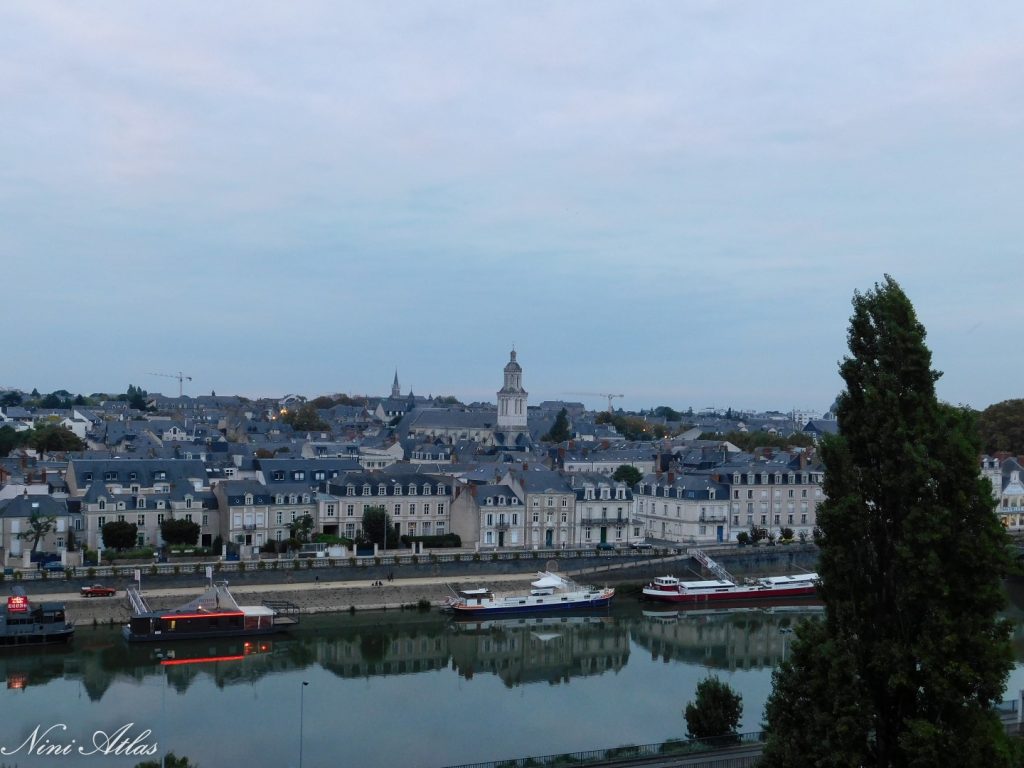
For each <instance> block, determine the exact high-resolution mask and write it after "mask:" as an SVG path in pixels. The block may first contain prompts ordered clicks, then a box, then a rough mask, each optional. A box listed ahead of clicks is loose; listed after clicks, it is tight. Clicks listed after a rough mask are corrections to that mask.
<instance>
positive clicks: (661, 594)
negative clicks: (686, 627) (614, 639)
mask: <svg viewBox="0 0 1024 768" xmlns="http://www.w3.org/2000/svg"><path fill="white" fill-rule="evenodd" d="M817 589H818V574H816V573H801V574H796V575H792V576H766V577H764V578H761V579H754V580H752V581H749V582H744V583H742V584H737V583H735V582H734V581H732V580H730V579H709V580H706V581H680V580H679V579H677V578H676V577H675V576H659V577H657V578H656V579H655V580H654V581H652V582H651V583H650V584H648V585H647V586H645V587H644V589H643V596H644V597H645V598H647V599H649V600H659V601H662V602H667V603H712V602H719V601H726V600H770V599H775V600H778V599H785V598H793V597H811V596H813V595H814V594H815V593H816V592H817Z"/></svg>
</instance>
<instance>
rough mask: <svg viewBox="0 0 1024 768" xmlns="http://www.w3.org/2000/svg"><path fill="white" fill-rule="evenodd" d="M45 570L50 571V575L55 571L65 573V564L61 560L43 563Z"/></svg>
mask: <svg viewBox="0 0 1024 768" xmlns="http://www.w3.org/2000/svg"><path fill="white" fill-rule="evenodd" d="M43 570H44V571H49V572H50V573H54V572H55V571H61V572H63V571H64V563H62V562H61V561H60V560H51V561H50V562H48V563H43Z"/></svg>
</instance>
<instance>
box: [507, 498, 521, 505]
mask: <svg viewBox="0 0 1024 768" xmlns="http://www.w3.org/2000/svg"><path fill="white" fill-rule="evenodd" d="M509 503H510V504H513V505H515V504H518V503H519V499H517V498H516V497H515V496H513V497H512V501H510V502H509Z"/></svg>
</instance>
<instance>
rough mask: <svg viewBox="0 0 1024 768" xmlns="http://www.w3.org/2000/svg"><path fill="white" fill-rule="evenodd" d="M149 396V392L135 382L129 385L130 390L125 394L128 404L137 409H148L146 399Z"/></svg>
mask: <svg viewBox="0 0 1024 768" xmlns="http://www.w3.org/2000/svg"><path fill="white" fill-rule="evenodd" d="M148 398H149V393H148V392H146V390H144V389H143V388H142V387H136V386H135V385H134V384H129V385H128V392H127V393H126V394H125V396H124V399H125V400H127V402H128V406H129V407H130V408H134V409H135V410H137V411H144V410H146V400H147V399H148ZM118 399H120V398H118Z"/></svg>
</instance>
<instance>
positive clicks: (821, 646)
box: [761, 276, 1015, 768]
mask: <svg viewBox="0 0 1024 768" xmlns="http://www.w3.org/2000/svg"><path fill="white" fill-rule="evenodd" d="M853 310H854V311H853V316H852V318H851V321H850V328H849V333H848V340H849V348H850V355H849V356H848V357H846V358H845V359H844V360H843V361H842V363H841V364H840V374H841V375H842V378H843V380H844V381H845V384H846V388H845V390H844V391H843V392H842V393H841V394H840V396H839V399H838V401H837V416H838V420H839V434H838V435H837V436H835V437H833V438H831V439H828V440H827V441H826V442H825V443H824V445H823V448H822V460H823V463H824V465H825V478H824V490H825V494H826V496H827V500H826V501H825V502H824V503H823V504H822V505H821V506H820V507H819V509H818V531H817V532H816V539H817V542H818V545H819V547H820V553H821V554H820V563H819V569H818V570H819V574H820V577H821V587H820V591H821V596H822V598H823V600H824V603H825V617H824V619H823V620H822V621H820V622H815V623H810V624H804V625H803V626H801V627H800V628H799V629H798V631H797V639H796V642H795V643H794V645H793V653H792V655H791V658H790V661H789V662H787V663H785V664H783V665H782V666H781V667H780V669H779V670H777V671H776V672H775V675H774V677H773V686H774V687H773V692H772V694H771V696H770V697H769V700H768V704H767V706H766V730H767V731H768V741H767V743H766V745H765V752H764V759H763V761H762V763H761V765H763V766H778V767H779V768H783V767H784V768H800V767H801V766H884V767H886V768H888V767H889V766H899V767H903V766H936V765H947V764H950V765H951V764H955V765H957V766H964V767H969V766H978V768H982V767H984V768H992V767H993V766H1004V765H1010V764H1012V755H1011V752H1013V751H1015V750H1014V749H1013V748H1011V745H1010V743H1009V741H1008V739H1007V737H1006V735H1005V733H1004V732H1003V729H1002V726H1001V724H1000V721H999V718H998V716H997V715H996V714H995V712H994V710H993V705H994V704H995V703H998V702H999V701H1000V699H1001V697H1002V694H1003V689H1004V685H1005V680H1006V675H1007V673H1008V672H1009V669H1010V666H1011V663H1012V654H1011V647H1010V644H1009V626H1008V624H1007V623H1006V622H1004V621H1002V620H1000V619H998V617H997V612H998V611H999V610H1000V608H1001V607H1002V606H1003V604H1004V596H1003V591H1002V586H1001V577H1002V576H1003V575H1004V574H1005V573H1006V571H1007V569H1008V567H1009V555H1008V553H1007V549H1006V543H1007V542H1006V534H1005V532H1004V531H1003V528H1002V526H1001V525H1000V524H999V522H998V520H997V518H996V516H995V513H994V502H993V497H992V494H991V488H990V485H989V483H988V481H987V480H984V479H982V478H981V477H980V474H979V462H978V458H979V453H980V452H979V443H978V438H977V431H976V428H975V425H974V423H973V418H972V415H971V413H970V412H969V411H968V410H967V409H964V408H957V407H953V406H950V405H948V404H944V403H940V402H939V401H938V399H937V397H936V394H935V381H936V380H937V379H938V378H939V376H940V375H941V374H940V373H938V372H937V371H934V370H932V367H931V352H930V351H929V350H928V347H927V346H926V345H925V341H924V339H925V330H924V327H923V326H922V325H921V323H920V322H918V320H917V317H916V314H915V312H914V308H913V306H912V304H911V302H910V300H909V299H908V298H907V296H906V295H905V294H904V293H903V291H902V290H901V289H900V287H899V285H897V283H896V282H895V281H894V280H893V279H892V278H890V277H889V276H886V278H885V281H884V282H883V283H882V284H881V285H879V284H876V285H875V288H874V290H872V291H868V292H867V293H866V294H860V293H856V294H855V295H854V299H853Z"/></svg>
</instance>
